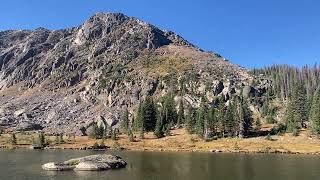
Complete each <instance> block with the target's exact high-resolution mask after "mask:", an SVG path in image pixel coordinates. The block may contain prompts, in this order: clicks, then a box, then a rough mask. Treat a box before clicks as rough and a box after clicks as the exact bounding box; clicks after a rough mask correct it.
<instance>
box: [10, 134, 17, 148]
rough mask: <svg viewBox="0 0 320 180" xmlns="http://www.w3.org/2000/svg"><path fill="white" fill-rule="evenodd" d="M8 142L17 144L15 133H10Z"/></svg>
mask: <svg viewBox="0 0 320 180" xmlns="http://www.w3.org/2000/svg"><path fill="white" fill-rule="evenodd" d="M10 143H11V145H16V144H17V137H16V134H15V133H12V134H11V137H10Z"/></svg>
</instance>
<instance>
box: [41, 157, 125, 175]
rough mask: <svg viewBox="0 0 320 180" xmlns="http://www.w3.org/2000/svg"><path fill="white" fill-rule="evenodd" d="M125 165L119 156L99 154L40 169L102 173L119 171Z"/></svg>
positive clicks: (46, 165)
mask: <svg viewBox="0 0 320 180" xmlns="http://www.w3.org/2000/svg"><path fill="white" fill-rule="evenodd" d="M126 165H127V163H126V162H125V161H124V160H122V158H120V157H119V156H114V155H110V154H99V155H91V156H86V157H81V158H76V159H70V160H68V161H65V162H62V163H55V162H49V163H46V164H44V165H42V169H44V170H47V171H68V170H75V171H102V170H109V169H120V168H124V167H126Z"/></svg>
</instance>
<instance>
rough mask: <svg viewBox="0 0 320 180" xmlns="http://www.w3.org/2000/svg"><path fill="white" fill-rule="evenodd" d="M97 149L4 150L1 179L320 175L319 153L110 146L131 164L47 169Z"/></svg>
mask: <svg viewBox="0 0 320 180" xmlns="http://www.w3.org/2000/svg"><path fill="white" fill-rule="evenodd" d="M98 153H101V152H94V151H28V150H16V151H6V150H3V151H0V179H1V180H2V179H3V180H7V179H8V180H11V179H17V180H22V179H28V180H42V179H50V180H60V179H61V180H71V179H79V180H89V179H92V180H102V179H103V180H108V179H110V180H114V179H117V180H171V179H172V180H207V179H208V180H209V179H210V180H270V179H272V180H286V179H288V180H289V179H290V180H291V179H308V180H309V179H311V180H312V179H318V177H320V171H318V167H320V161H319V157H318V156H302V155H275V154H271V155H267V154H252V155H249V154H210V153H181V152H179V153H163V152H161V153H156V152H110V153H113V154H119V155H120V156H122V157H123V158H124V159H125V160H126V161H127V162H128V166H127V167H126V168H125V169H121V170H109V171H104V172H90V171H75V172H74V171H64V172H54V171H43V170H42V169H41V164H43V163H46V162H49V161H64V160H66V159H70V158H75V157H80V156H86V155H91V154H98Z"/></svg>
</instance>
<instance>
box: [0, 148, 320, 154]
mask: <svg viewBox="0 0 320 180" xmlns="http://www.w3.org/2000/svg"><path fill="white" fill-rule="evenodd" d="M16 149H29V150H41V151H46V150H74V151H97V152H106V151H110V150H111V151H124V152H126V151H128V152H190V153H191V152H194V153H213V154H215V153H216V154H300V155H320V152H299V151H297V152H294V151H281V150H270V151H260V150H257V151H246V150H238V151H237V150H218V149H215V150H198V149H174V150H173V149H160V150H159V149H126V148H123V149H121V150H118V149H112V148H106V149H92V148H86V147H83V148H64V147H44V148H42V149H33V148H32V147H21V146H16V147H9V146H0V151H1V150H16Z"/></svg>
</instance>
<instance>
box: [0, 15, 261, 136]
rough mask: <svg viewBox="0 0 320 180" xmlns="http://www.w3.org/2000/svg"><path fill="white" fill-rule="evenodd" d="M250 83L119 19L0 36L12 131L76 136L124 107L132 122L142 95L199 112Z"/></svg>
mask: <svg viewBox="0 0 320 180" xmlns="http://www.w3.org/2000/svg"><path fill="white" fill-rule="evenodd" d="M252 80H253V77H252V76H250V75H249V74H248V73H247V70H246V69H244V68H241V67H239V66H238V65H234V64H232V63H230V62H229V61H226V60H225V59H224V58H223V57H221V56H220V55H218V54H215V53H209V52H204V51H202V50H201V49H199V48H197V47H196V46H195V45H193V44H191V43H189V42H188V41H186V40H184V39H183V38H181V37H180V36H178V35H176V34H175V33H173V32H170V31H164V30H160V29H159V28H157V27H155V26H153V25H150V24H148V23H145V22H143V21H141V20H138V19H136V18H132V17H128V16H125V15H123V14H120V13H98V14H96V15H94V16H92V17H91V18H89V19H88V20H87V21H86V22H85V23H84V24H82V25H81V26H79V27H74V28H70V29H63V30H54V31H52V30H47V29H44V28H39V29H36V30H34V31H29V30H10V31H4V32H0V90H1V91H0V117H1V119H0V124H1V123H2V124H4V125H5V126H7V127H11V128H15V129H19V128H20V129H26V128H30V129H33V128H34V126H35V124H37V125H40V126H41V127H43V128H44V130H45V131H47V132H49V133H58V132H63V133H78V134H81V131H80V129H83V127H84V128H86V127H88V126H90V124H91V123H92V122H93V121H107V122H108V124H109V125H114V124H117V123H116V122H118V121H119V120H120V116H121V114H122V112H123V110H124V109H125V108H128V109H129V111H130V118H132V117H133V115H134V114H135V113H134V112H135V109H136V108H137V105H138V103H139V101H140V100H141V99H144V98H145V97H146V96H148V95H151V96H154V97H156V98H157V97H161V96H163V95H164V94H166V93H167V92H169V91H170V92H171V91H174V92H175V93H176V94H177V95H176V99H177V100H178V99H182V100H183V101H185V104H186V105H191V106H199V104H200V102H201V99H206V101H207V102H208V103H214V101H215V100H216V99H217V98H218V97H223V98H224V99H225V100H226V101H227V100H228V99H229V98H230V96H232V94H235V93H241V92H240V89H241V88H242V87H244V86H248V85H250V84H251V81H252ZM182 83H183V86H184V87H185V88H186V89H187V92H185V93H184V94H181V93H179V92H180V91H181V84H182ZM250 91H251V90H250ZM256 91H260V90H259V89H256ZM248 93H250V92H248ZM178 94H180V95H178Z"/></svg>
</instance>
